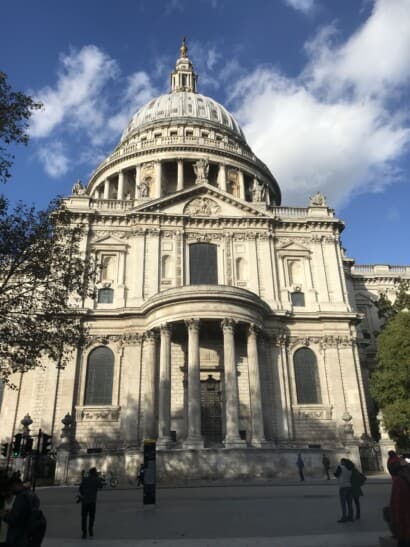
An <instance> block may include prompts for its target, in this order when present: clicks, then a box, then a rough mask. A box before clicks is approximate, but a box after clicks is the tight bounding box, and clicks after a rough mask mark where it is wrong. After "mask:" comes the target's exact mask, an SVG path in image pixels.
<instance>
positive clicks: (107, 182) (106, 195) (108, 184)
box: [104, 179, 110, 199]
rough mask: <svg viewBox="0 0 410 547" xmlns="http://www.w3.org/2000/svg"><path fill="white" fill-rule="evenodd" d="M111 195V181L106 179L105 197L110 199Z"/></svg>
mask: <svg viewBox="0 0 410 547" xmlns="http://www.w3.org/2000/svg"><path fill="white" fill-rule="evenodd" d="M109 197H110V181H109V179H105V181H104V199H109Z"/></svg>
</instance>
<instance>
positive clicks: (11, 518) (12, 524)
mask: <svg viewBox="0 0 410 547" xmlns="http://www.w3.org/2000/svg"><path fill="white" fill-rule="evenodd" d="M11 488H12V491H13V494H14V495H15V498H14V503H13V505H12V507H11V510H10V511H7V512H6V513H5V514H4V516H3V520H4V522H6V523H7V525H8V531H7V545H10V547H27V546H28V541H29V520H30V515H31V501H30V498H29V497H28V496H27V492H26V488H25V487H24V485H23V483H22V481H21V480H20V479H19V478H18V477H13V478H12V479H11Z"/></svg>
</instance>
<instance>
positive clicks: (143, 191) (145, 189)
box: [138, 180, 149, 198]
mask: <svg viewBox="0 0 410 547" xmlns="http://www.w3.org/2000/svg"><path fill="white" fill-rule="evenodd" d="M138 189H139V192H140V196H141V197H142V198H147V197H148V195H149V183H148V181H146V180H143V181H142V182H141V183H140V184H139V185H138Z"/></svg>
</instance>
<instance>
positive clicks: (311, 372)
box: [293, 348, 322, 405]
mask: <svg viewBox="0 0 410 547" xmlns="http://www.w3.org/2000/svg"><path fill="white" fill-rule="evenodd" d="M293 363H294V367H295V382H296V394H297V399H298V403H299V404H302V405H314V404H320V403H321V402H322V397H321V394H320V384H319V376H318V370H317V360H316V355H315V354H314V353H313V351H312V350H311V349H309V348H300V349H298V350H297V351H296V352H295V355H294V356H293Z"/></svg>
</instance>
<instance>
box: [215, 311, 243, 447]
mask: <svg viewBox="0 0 410 547" xmlns="http://www.w3.org/2000/svg"><path fill="white" fill-rule="evenodd" d="M221 326H222V332H223V337H224V371H225V425H226V435H225V441H224V444H225V447H226V448H235V447H241V446H245V445H246V442H245V441H244V440H241V439H240V437H239V409H238V406H239V401H238V380H237V375H236V367H235V324H234V321H233V320H232V319H224V320H223V321H222V323H221Z"/></svg>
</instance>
